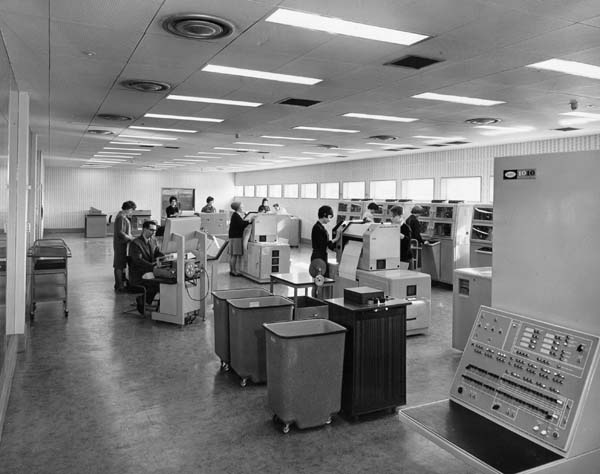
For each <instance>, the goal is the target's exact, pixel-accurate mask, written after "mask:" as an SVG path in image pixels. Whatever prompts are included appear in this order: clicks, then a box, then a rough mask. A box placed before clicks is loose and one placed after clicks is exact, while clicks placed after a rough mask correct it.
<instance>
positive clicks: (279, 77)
mask: <svg viewBox="0 0 600 474" xmlns="http://www.w3.org/2000/svg"><path fill="white" fill-rule="evenodd" d="M202 71H206V72H216V73H219V74H228V75H231V76H242V77H253V78H255V79H266V80H269V81H278V82H291V83H294V84H305V85H308V86H312V85H314V84H318V83H319V82H321V81H322V79H316V78H314V77H303V76H291V75H289V74H276V73H273V72H266V71H256V70H254V69H241V68H237V67H227V66H218V65H216V64H207V65H206V66H204V67H203V68H202Z"/></svg>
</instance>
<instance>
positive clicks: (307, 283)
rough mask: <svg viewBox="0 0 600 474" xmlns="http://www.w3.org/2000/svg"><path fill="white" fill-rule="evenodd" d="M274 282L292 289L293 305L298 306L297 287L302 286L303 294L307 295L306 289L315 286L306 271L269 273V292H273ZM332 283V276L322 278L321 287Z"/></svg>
mask: <svg viewBox="0 0 600 474" xmlns="http://www.w3.org/2000/svg"><path fill="white" fill-rule="evenodd" d="M275 283H281V284H282V285H286V286H290V287H292V288H293V289H294V307H297V306H298V288H304V295H305V296H308V289H309V288H314V287H315V282H314V279H313V277H311V276H310V273H308V272H301V273H271V288H270V291H271V293H273V285H274V284H275ZM334 283H335V281H334V279H333V278H324V281H323V288H325V287H327V286H333V284H334Z"/></svg>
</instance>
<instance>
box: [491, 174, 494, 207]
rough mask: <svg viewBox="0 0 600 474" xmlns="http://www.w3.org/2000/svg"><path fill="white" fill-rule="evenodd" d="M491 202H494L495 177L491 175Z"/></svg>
mask: <svg viewBox="0 0 600 474" xmlns="http://www.w3.org/2000/svg"><path fill="white" fill-rule="evenodd" d="M490 202H494V177H493V176H490Z"/></svg>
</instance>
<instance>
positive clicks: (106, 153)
mask: <svg viewBox="0 0 600 474" xmlns="http://www.w3.org/2000/svg"><path fill="white" fill-rule="evenodd" d="M97 154H98V155H127V156H140V155H141V153H123V152H119V151H99V152H97Z"/></svg>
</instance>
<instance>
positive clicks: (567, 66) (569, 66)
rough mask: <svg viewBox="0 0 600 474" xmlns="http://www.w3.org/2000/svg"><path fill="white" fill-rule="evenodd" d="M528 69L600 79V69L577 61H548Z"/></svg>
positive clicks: (530, 65) (531, 65)
mask: <svg viewBox="0 0 600 474" xmlns="http://www.w3.org/2000/svg"><path fill="white" fill-rule="evenodd" d="M527 67H530V68H534V69H545V70H547V71H556V72H564V73H565V74H572V75H573V76H582V77H589V78H592V79H600V67H599V66H593V65H591V64H586V63H580V62H577V61H565V60H564V59H548V60H547V61H542V62H539V63H535V64H529V65H527Z"/></svg>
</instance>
